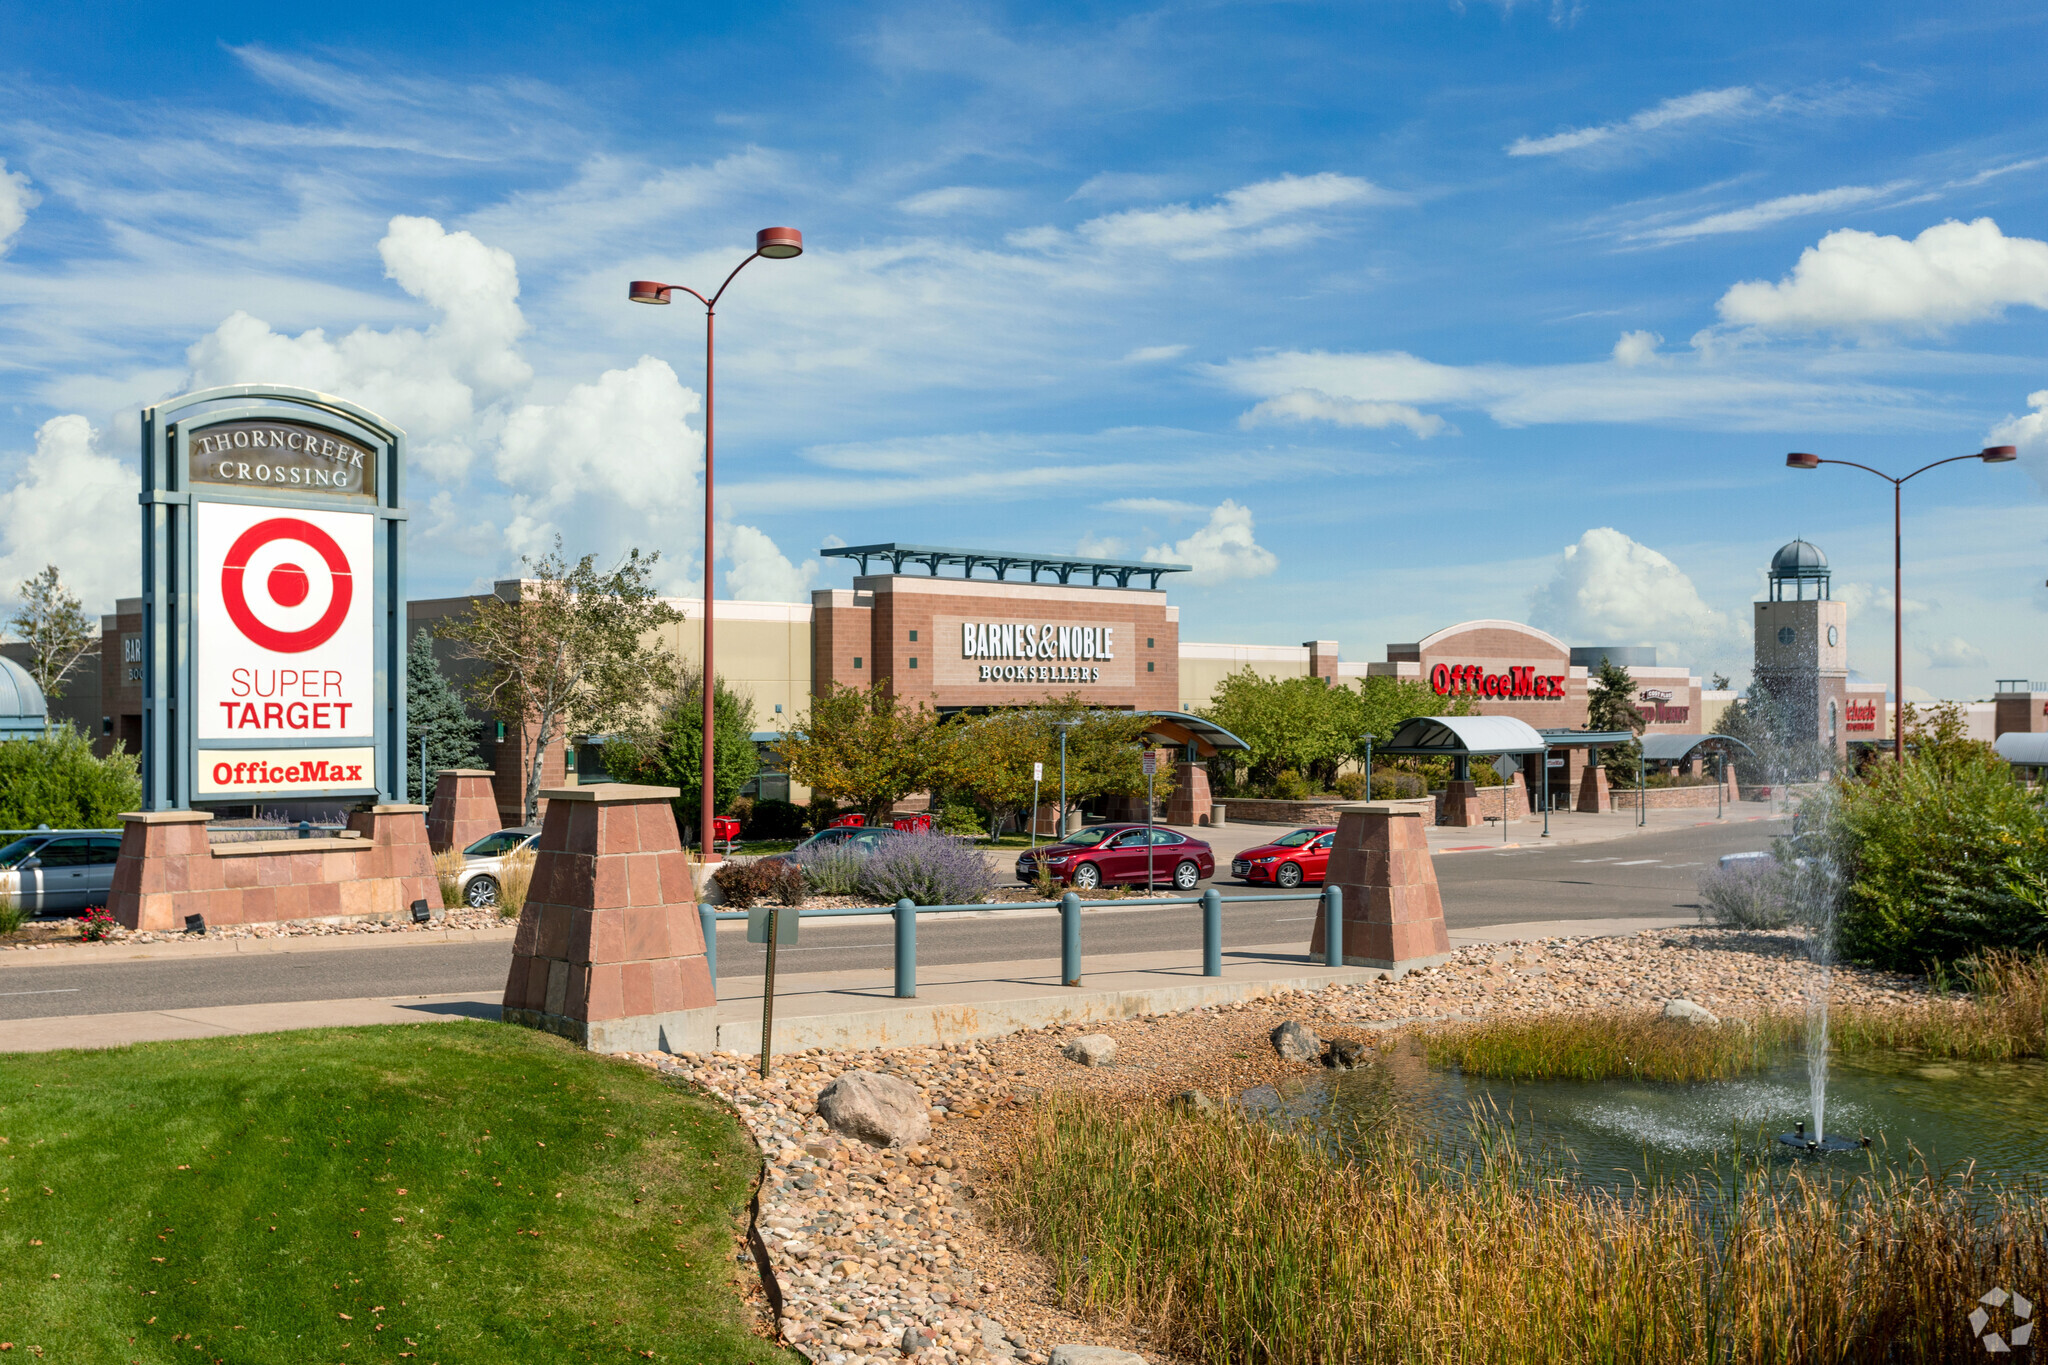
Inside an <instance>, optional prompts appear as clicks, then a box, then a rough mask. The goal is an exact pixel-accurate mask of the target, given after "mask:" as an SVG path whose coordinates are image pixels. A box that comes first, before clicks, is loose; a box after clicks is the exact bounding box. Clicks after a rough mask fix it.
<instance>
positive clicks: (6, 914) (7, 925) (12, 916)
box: [0, 891, 21, 934]
mask: <svg viewBox="0 0 2048 1365" xmlns="http://www.w3.org/2000/svg"><path fill="white" fill-rule="evenodd" d="M19 928H21V902H20V901H18V900H16V899H15V898H14V893H13V892H12V891H0V934H11V933H13V932H14V931H15V930H17V929H19Z"/></svg>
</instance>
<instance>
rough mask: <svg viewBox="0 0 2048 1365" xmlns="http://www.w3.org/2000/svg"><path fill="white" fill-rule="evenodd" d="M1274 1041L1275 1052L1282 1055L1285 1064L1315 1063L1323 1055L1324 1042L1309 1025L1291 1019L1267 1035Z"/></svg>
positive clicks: (1281, 1058)
mask: <svg viewBox="0 0 2048 1365" xmlns="http://www.w3.org/2000/svg"><path fill="white" fill-rule="evenodd" d="M1267 1037H1268V1038H1270V1039H1271V1040H1272V1043H1273V1051H1275V1052H1277V1053H1279V1054H1280V1060H1281V1061H1283V1062H1313V1061H1318V1060H1320V1059H1321V1057H1322V1055H1323V1040H1322V1039H1320V1038H1318V1037H1316V1035H1315V1031H1314V1030H1313V1029H1311V1028H1310V1027H1309V1026H1308V1025H1307V1024H1303V1023H1300V1022H1298V1021H1296V1020H1293V1019H1289V1020H1288V1021H1287V1022H1286V1023H1284V1024H1282V1025H1280V1026H1279V1027H1278V1028H1276V1029H1274V1030H1273V1031H1272V1032H1271V1033H1270V1034H1268V1035H1267Z"/></svg>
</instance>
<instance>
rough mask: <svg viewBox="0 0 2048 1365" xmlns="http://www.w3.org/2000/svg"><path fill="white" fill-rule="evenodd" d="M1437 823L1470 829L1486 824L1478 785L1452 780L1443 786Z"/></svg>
mask: <svg viewBox="0 0 2048 1365" xmlns="http://www.w3.org/2000/svg"><path fill="white" fill-rule="evenodd" d="M1437 823H1438V824H1440V825H1455V826H1457V827H1458V828H1460V829H1470V828H1471V827H1472V826H1474V825H1483V824H1485V823H1486V812H1485V811H1484V810H1482V809H1481V808H1480V798H1479V784H1478V783H1476V782H1470V781H1466V782H1460V781H1458V780H1457V779H1456V778H1453V779H1452V780H1450V781H1449V782H1446V783H1445V784H1444V796H1443V802H1442V804H1441V805H1440V806H1439V807H1438V815H1437Z"/></svg>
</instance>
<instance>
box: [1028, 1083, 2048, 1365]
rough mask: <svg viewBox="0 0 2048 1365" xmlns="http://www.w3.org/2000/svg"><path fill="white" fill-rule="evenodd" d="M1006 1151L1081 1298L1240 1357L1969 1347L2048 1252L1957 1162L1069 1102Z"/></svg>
mask: <svg viewBox="0 0 2048 1365" xmlns="http://www.w3.org/2000/svg"><path fill="white" fill-rule="evenodd" d="M1012 1136H1013V1141H1014V1146H1013V1150H1011V1151H1010V1152H1009V1153H1008V1154H1007V1157H1008V1159H1007V1160H1005V1161H1003V1162H1001V1163H999V1164H998V1165H997V1167H996V1171H997V1174H996V1176H995V1178H994V1179H995V1184H994V1186H993V1189H992V1195H993V1197H994V1199H995V1202H996V1206H997V1210H998V1213H999V1215H1000V1216H1001V1217H1003V1218H1004V1220H1005V1221H1006V1222H1007V1223H1008V1224H1009V1225H1010V1226H1011V1227H1012V1228H1013V1229H1015V1230H1016V1231H1017V1232H1018V1233H1019V1234H1020V1235H1021V1236H1022V1237H1023V1238H1024V1239H1025V1240H1026V1241H1027V1242H1028V1243H1029V1244H1030V1245H1032V1246H1033V1247H1034V1248H1035V1249H1036V1250H1038V1251H1039V1252H1040V1253H1041V1254H1042V1255H1044V1256H1045V1257H1046V1258H1047V1259H1048V1260H1049V1261H1050V1262H1051V1263H1052V1267H1053V1270H1054V1274H1055V1278H1056V1282H1057V1286H1058V1289H1059V1292H1060V1293H1061V1295H1062V1296H1063V1298H1064V1300H1065V1302H1066V1304H1067V1306H1068V1307H1070V1308H1072V1309H1075V1310H1077V1311H1080V1312H1085V1313H1093V1314H1099V1315H1102V1316H1104V1317H1108V1318H1112V1319H1120V1320H1123V1321H1127V1322H1132V1323H1138V1324H1143V1325H1144V1326H1146V1327H1147V1328H1148V1329H1150V1331H1151V1332H1152V1333H1153V1334H1154V1340H1156V1341H1158V1342H1159V1344H1160V1345H1161V1346H1162V1347H1163V1348H1164V1349H1166V1350H1168V1351H1172V1352H1175V1353H1179V1354H1182V1355H1185V1356H1187V1357H1189V1358H1191V1359H1195V1360H1200V1361H1213V1362H1218V1363H1219V1365H1220V1363H1221V1362H1232V1365H1239V1363H1240V1362H1242V1363H1245V1365H1333V1363H1334V1362H1371V1363H1377V1362H1390V1363H1391V1362H1408V1361H1454V1362H1463V1363H1465V1365H1496V1363H1497V1365H1525V1363H1526V1365H1534V1363H1535V1362H1545V1363H1546V1365H1548V1362H1560V1361H1603V1362H1624V1363H1627V1362H1638V1361H1640V1362H1644V1365H1649V1363H1650V1362H1655V1363H1656V1365H1667V1363H1668V1362H1698V1363H1699V1365H1709V1363H1710V1362H1711V1365H1763V1362H1781V1361H1793V1362H1797V1361H1828V1362H1852V1361H1946V1360H1956V1361H1961V1360H1966V1359H1976V1358H1978V1357H1980V1356H1981V1355H1982V1353H1983V1347H1982V1346H1981V1345H1979V1344H1978V1343H1977V1341H1976V1340H1975V1338H1974V1334H1973V1333H1972V1332H1971V1330H1970V1327H1969V1325H1968V1323H1967V1322H1966V1321H1965V1315H1966V1314H1967V1313H1968V1312H1969V1310H1970V1309H1971V1308H1972V1307H1973V1306H1974V1302H1975V1300H1976V1298H1977V1296H1978V1295H1980V1294H1982V1293H1984V1292H1985V1291H1986V1290H1987V1289H1988V1288H1990V1287H1991V1286H1992V1285H1998V1284H2002V1285H2006V1286H2013V1285H2015V1284H2021V1285H2038V1284H2040V1283H2043V1280H2044V1273H2048V1199H2044V1198H2042V1197H2040V1196H2039V1195H2037V1194H2033V1193H2028V1194H2007V1195H1996V1196H1991V1197H1990V1199H1989V1201H1988V1203H1987V1202H1986V1201H1985V1200H1984V1199H1983V1198H1982V1197H1981V1196H1980V1198H1979V1200H1978V1209H1977V1211H1976V1212H1975V1213H1974V1214H1973V1212H1972V1209H1971V1201H1970V1199H1969V1197H1968V1194H1967V1192H1966V1191H1964V1190H1962V1189H1960V1188H1958V1187H1957V1186H1954V1185H1949V1184H1943V1183H1942V1182H1940V1181H1937V1180H1932V1179H1926V1178H1922V1179H1917V1180H1915V1179H1906V1178H1902V1177H1896V1176H1875V1177H1872V1178H1870V1179H1868V1180H1865V1181H1860V1182H1850V1183H1849V1184H1847V1185H1844V1186H1840V1187H1836V1186H1831V1185H1829V1184H1828V1183H1827V1182H1826V1181H1825V1180H1824V1179H1823V1180H1811V1181H1809V1180H1807V1179H1805V1178H1802V1177H1801V1176H1799V1175H1797V1174H1794V1175H1792V1176H1789V1177H1781V1178H1779V1179H1777V1180H1776V1181H1775V1183H1773V1182H1772V1181H1771V1180H1769V1179H1768V1178H1766V1177H1763V1176H1751V1177H1749V1178H1748V1179H1747V1180H1746V1181H1745V1182H1744V1183H1742V1184H1741V1185H1740V1187H1739V1188H1738V1189H1736V1190H1735V1191H1734V1192H1733V1193H1731V1194H1729V1195H1727V1196H1726V1197H1725V1201H1724V1202H1723V1203H1722V1204H1721V1205H1720V1206H1718V1207H1717V1208H1715V1209H1713V1210H1712V1212H1714V1213H1715V1214H1716V1215H1717V1216H1712V1217H1710V1216H1707V1213H1708V1210H1705V1209H1703V1207H1702V1202H1701V1199H1700V1198H1699V1197H1697V1196H1698V1191H1696V1190H1689V1189H1685V1188H1677V1187H1650V1188H1643V1189H1639V1190H1637V1191H1635V1192H1633V1193H1632V1194H1628V1195H1616V1194H1612V1193H1605V1192H1601V1191H1599V1190H1594V1189H1588V1188H1585V1187H1581V1186H1577V1185H1574V1184H1571V1183H1569V1182H1565V1181H1559V1180H1555V1179H1544V1178H1542V1177H1543V1176H1544V1174H1545V1173H1544V1172H1542V1171H1538V1170H1532V1169H1531V1168H1530V1167H1529V1165H1528V1164H1527V1163H1526V1159H1525V1158H1523V1157H1521V1156H1518V1155H1517V1154H1516V1151H1515V1148H1514V1145H1513V1144H1512V1143H1511V1142H1502V1141H1494V1142H1492V1143H1491V1144H1489V1145H1488V1146H1487V1147H1486V1149H1485V1150H1486V1155H1484V1156H1482V1157H1480V1158H1477V1159H1475V1161H1474V1162H1473V1163H1470V1164H1468V1165H1466V1166H1465V1167H1464V1168H1462V1169H1460V1170H1455V1171H1451V1172H1448V1173H1446V1172H1445V1171H1443V1169H1442V1168H1441V1167H1438V1166H1435V1165H1433V1164H1432V1163H1431V1162H1430V1161H1429V1160H1427V1159H1426V1158H1427V1156H1428V1153H1427V1152H1425V1151H1424V1150H1423V1149H1421V1148H1420V1147H1418V1146H1416V1145H1414V1144H1412V1143H1409V1142H1404V1140H1402V1139H1398V1138H1393V1137H1387V1136H1384V1135H1382V1136H1379V1137H1377V1138H1374V1137H1371V1136H1368V1137H1366V1138H1365V1139H1363V1140H1362V1141H1361V1142H1359V1143H1357V1144H1355V1145H1354V1150H1356V1151H1359V1152H1361V1153H1362V1155H1361V1156H1360V1157H1359V1159H1357V1160H1355V1161H1352V1162H1340V1161H1335V1160H1332V1159H1331V1158H1329V1157H1327V1156H1325V1155H1324V1154H1323V1153H1322V1152H1321V1151H1320V1150H1319V1149H1318V1148H1317V1147H1316V1146H1314V1145H1311V1144H1310V1143H1308V1142H1304V1141H1298V1140H1296V1139H1295V1138H1293V1137H1290V1136H1288V1135H1286V1134H1280V1133H1276V1132H1275V1131H1274V1130H1273V1129H1271V1128H1268V1127H1266V1126H1265V1125H1263V1124H1261V1123H1259V1122H1257V1121H1256V1120H1252V1119H1247V1118H1245V1117H1243V1116H1241V1115H1238V1114H1236V1113H1230V1112H1226V1113H1225V1114H1223V1115H1221V1116H1218V1117H1201V1116H1181V1115H1176V1114H1173V1113H1170V1112H1168V1111H1167V1110H1166V1109H1164V1108H1162V1107H1158V1106H1150V1105H1139V1104H1135V1103H1131V1102H1128V1101H1124V1102H1119V1101H1116V1100H1111V1099H1106V1098H1101V1097H1068V1098H1059V1099H1054V1100H1051V1101H1048V1102H1046V1103H1044V1104H1042V1105H1041V1106H1039V1107H1038V1108H1037V1109H1036V1110H1035V1111H1033V1113H1032V1114H1031V1115H1029V1116H1028V1117H1027V1118H1026V1119H1025V1120H1024V1125H1023V1127H1022V1129H1021V1130H1020V1131H1018V1132H1016V1133H1015V1134H1013V1135H1012Z"/></svg>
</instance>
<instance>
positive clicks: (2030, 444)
mask: <svg viewBox="0 0 2048 1365" xmlns="http://www.w3.org/2000/svg"><path fill="white" fill-rule="evenodd" d="M2027 406H2028V407H2030V408H2032V409H2033V411H2032V412H2029V413H2024V414H2022V415H2020V416H2018V417H2008V418H2006V419H2005V420H2004V421H2003V422H2000V423H1999V424H1998V425H1997V426H1995V427H1993V428H1991V437H1990V439H1989V440H1987V441H1986V442H1985V443H1984V444H1986V445H1994V446H2017V447H2018V448H2019V452H2020V463H2021V464H2023V465H2025V466H2026V470H2027V472H2028V473H2029V474H2031V475H2033V476H2034V481H2035V482H2036V483H2038V484H2040V485H2041V486H2042V487H2043V488H2048V389H2036V390H2034V392H2032V393H2030V394H2028V395H2027Z"/></svg>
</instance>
